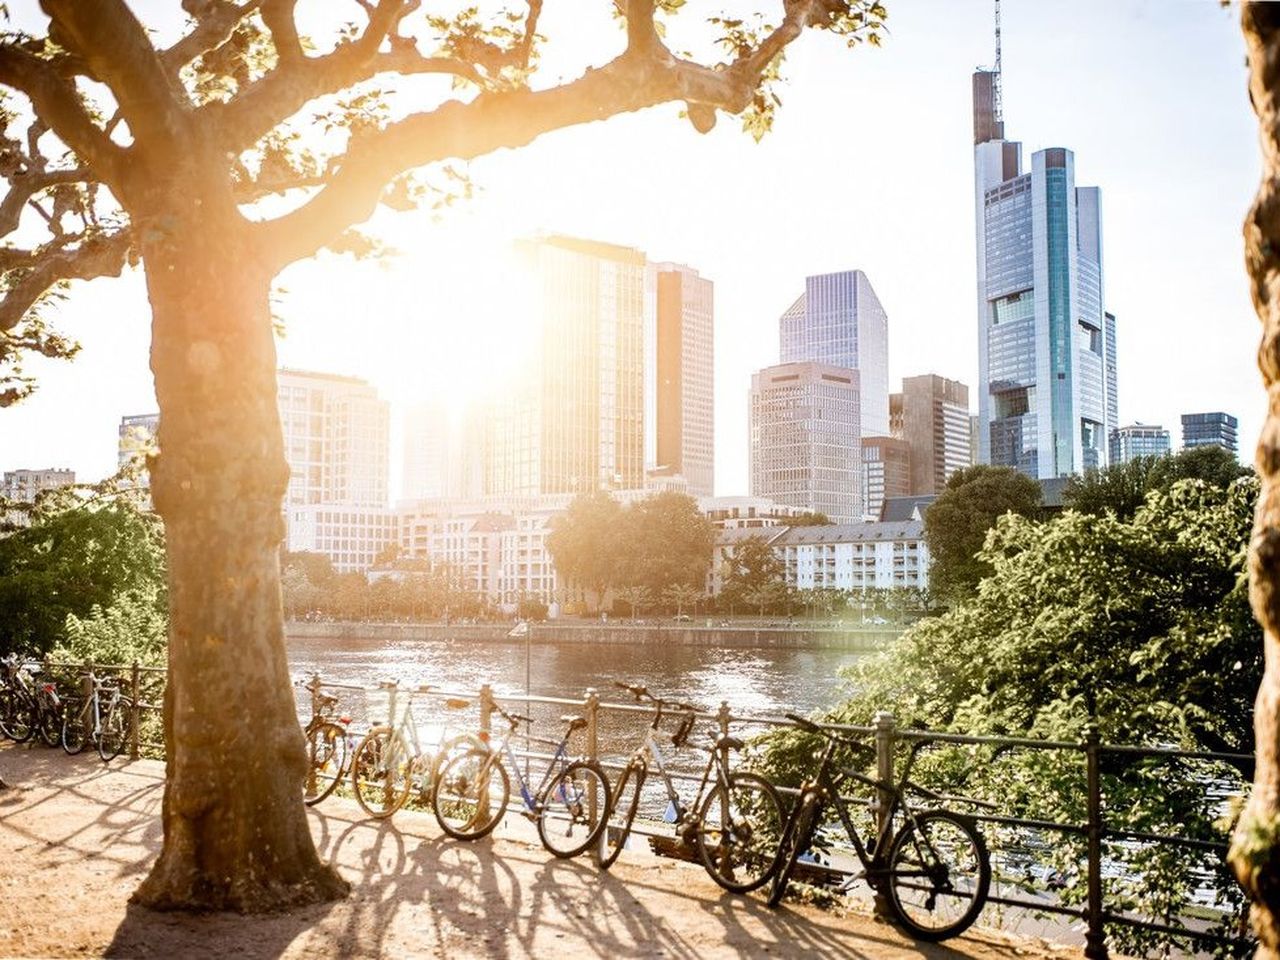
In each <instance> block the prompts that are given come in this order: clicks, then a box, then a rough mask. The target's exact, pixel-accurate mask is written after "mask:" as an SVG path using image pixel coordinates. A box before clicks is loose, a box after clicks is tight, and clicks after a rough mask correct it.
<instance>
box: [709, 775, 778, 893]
mask: <svg viewBox="0 0 1280 960" xmlns="http://www.w3.org/2000/svg"><path fill="white" fill-rule="evenodd" d="M782 823H783V817H782V801H781V800H779V799H778V791H777V790H775V789H774V788H773V784H771V783H769V781H768V780H766V779H764V777H761V776H757V775H756V774H754V773H737V774H733V775H731V776H730V777H729V785H728V787H727V788H726V787H725V786H724V785H723V784H718V785H717V786H716V788H715V789H714V790H712V791H711V792H710V793H708V794H707V798H706V800H704V801H703V802H702V809H701V810H700V811H699V812H698V854H699V855H700V856H701V857H702V865H703V866H704V867H705V868H706V870H707V873H709V874H711V879H712V880H714V881H715V882H716V883H718V884H720V886H722V887H724V888H725V889H726V890H728V891H730V892H731V893H749V892H750V891H752V890H755V889H756V888H757V887H759V886H761V885H762V884H764V882H765V881H767V880H768V879H769V877H770V875H771V874H772V873H773V871H774V868H775V866H776V864H777V862H778V841H779V840H780V839H781V836H782Z"/></svg>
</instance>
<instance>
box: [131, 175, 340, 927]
mask: <svg viewBox="0 0 1280 960" xmlns="http://www.w3.org/2000/svg"><path fill="white" fill-rule="evenodd" d="M206 183H207V181H202V180H201V179H200V178H199V177H198V176H191V177H187V178H183V177H182V176H173V177H170V178H169V179H168V182H167V183H165V184H164V186H163V189H164V193H163V195H162V196H158V197H156V198H151V201H152V202H149V203H148V210H149V214H148V215H146V216H144V217H143V218H142V219H141V221H140V222H138V221H135V230H136V231H137V235H138V236H139V238H140V240H141V245H142V254H143V262H144V264H145V268H146V277H147V287H148V291H149V294H150V300H151V305H152V311H153V312H152V317H153V319H152V348H151V369H152V373H153V374H154V376H155V384H156V395H157V397H158V399H159V402H160V411H161V417H160V425H159V432H158V441H159V446H160V454H159V456H158V457H157V458H156V459H155V461H154V462H153V463H152V464H151V484H152V488H151V489H152V497H153V500H154V503H155V506H156V509H157V511H158V512H159V514H160V515H161V517H163V519H164V522H165V534H166V544H167V547H166V550H167V556H168V577H169V610H170V628H169V682H168V686H167V688H166V690H165V698H164V728H165V744H166V780H165V793H164V807H163V817H164V846H163V849H162V851H161V854H160V858H159V860H158V861H157V863H156V864H155V866H154V868H153V869H152V872H151V874H150V875H149V876H148V877H147V879H146V880H145V881H144V882H143V884H142V885H141V887H139V889H138V890H137V892H136V893H135V894H134V900H135V901H136V902H138V903H142V904H144V905H147V906H151V907H155V908H158V909H203V910H225V909H230V910H240V911H246V912H258V911H267V910H278V909H284V908H287V907H290V906H294V905H298V904H302V903H309V902H316V901H320V900H327V899H333V898H335V897H338V896H341V895H343V894H345V892H346V891H347V889H348V885H347V884H346V883H345V882H344V881H343V880H341V879H340V878H339V877H338V875H337V874H336V873H335V872H334V871H333V870H332V869H330V868H329V867H328V866H326V865H325V864H323V863H321V861H320V859H319V857H318V856H317V854H316V850H315V845H314V843H313V842H312V839H311V833H310V830H309V828H308V824H307V819H306V815H305V810H304V807H303V804H302V781H303V777H304V774H305V766H306V760H305V750H304V743H303V737H302V733H301V730H300V729H299V726H298V721H297V716H296V713H295V707H294V700H293V694H292V688H291V686H290V682H289V674H288V665H287V663H286V659H285V648H284V633H283V624H282V617H281V597H280V572H279V559H278V548H279V545H280V541H281V539H282V536H283V530H284V528H283V518H282V515H281V504H282V499H283V495H284V492H285V489H286V486H287V483H288V475H289V472H288V466H287V464H286V462H285V458H284V451H283V445H282V440H281V429H280V419H279V412H278V407H277V402H276V373H275V367H276V356H275V344H274V342H273V339H272V337H273V334H272V327H271V320H270V312H269V293H270V283H271V277H270V275H269V273H268V271H267V268H265V267H263V266H262V263H263V261H264V259H265V258H263V257H260V256H258V251H255V250H254V249H253V246H252V243H251V242H250V235H249V233H248V231H247V224H246V223H245V222H244V220H243V219H242V218H241V217H240V215H239V214H238V212H237V211H236V208H235V205H234V203H232V202H231V199H230V197H229V195H220V194H218V193H217V191H216V190H210V189H208V188H207V187H206Z"/></svg>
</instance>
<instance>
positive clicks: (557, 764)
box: [480, 726, 571, 819]
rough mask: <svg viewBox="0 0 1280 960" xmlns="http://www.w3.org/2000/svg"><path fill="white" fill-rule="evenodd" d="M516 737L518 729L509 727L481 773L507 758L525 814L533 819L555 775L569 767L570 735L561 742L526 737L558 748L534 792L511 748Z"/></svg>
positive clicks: (547, 738)
mask: <svg viewBox="0 0 1280 960" xmlns="http://www.w3.org/2000/svg"><path fill="white" fill-rule="evenodd" d="M515 735H516V727H515V726H511V727H509V729H508V730H507V732H506V734H505V735H504V736H503V738H502V743H501V744H499V745H498V747H497V749H494V750H491V751H490V753H489V759H488V760H486V761H485V763H484V766H483V767H481V771H480V772H481V775H485V774H487V773H488V771H489V769H490V768H491V767H492V766H493V764H494V763H499V762H501V759H502V757H504V756H505V757H506V758H507V765H508V766H509V767H510V768H511V770H512V771H513V772H514V773H515V776H516V783H517V785H518V786H519V788H520V801H521V803H523V804H524V814H525V816H527V817H529V818H531V819H532V818H533V817H535V816H537V814H538V812H539V810H541V809H542V803H543V800H544V798H545V797H546V792H547V790H548V789H549V788H550V786H551V782H552V780H553V778H554V776H555V774H556V773H557V772H558V771H559V770H561V769H562V768H563V767H567V766H568V765H569V764H570V762H571V760H570V757H569V754H568V750H569V734H568V733H566V734H565V735H564V736H563V737H562V738H561V739H559V740H552V739H551V738H550V737H533V736H526V740H527V741H528V742H529V743H540V744H543V745H544V746H554V747H555V748H556V752H555V754H554V756H552V758H551V763H550V764H549V765H548V766H547V769H546V771H545V772H544V773H543V774H542V780H541V781H540V782H539V783H538V789H537V790H534V791H530V790H529V782H530V781H528V780H526V779H525V777H524V774H523V773H521V772H520V763H519V760H518V759H517V757H516V752H515V749H514V748H513V747H512V746H511V741H512V739H513V738H514V737H515Z"/></svg>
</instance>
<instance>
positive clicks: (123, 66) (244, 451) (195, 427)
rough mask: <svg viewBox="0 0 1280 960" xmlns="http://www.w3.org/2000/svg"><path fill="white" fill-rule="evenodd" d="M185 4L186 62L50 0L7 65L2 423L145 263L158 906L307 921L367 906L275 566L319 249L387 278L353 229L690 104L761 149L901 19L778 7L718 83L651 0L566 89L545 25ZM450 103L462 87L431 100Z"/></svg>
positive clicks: (879, 12) (753, 26)
mask: <svg viewBox="0 0 1280 960" xmlns="http://www.w3.org/2000/svg"><path fill="white" fill-rule="evenodd" d="M762 3H763V0H762ZM182 6H183V10H184V11H185V12H186V13H187V15H188V20H187V21H186V23H185V24H184V26H183V28H182V29H183V31H184V33H183V35H182V36H181V37H180V38H178V39H176V41H174V42H172V43H167V44H165V43H161V42H158V41H159V38H160V37H162V36H163V33H162V32H153V31H151V30H149V29H148V27H147V25H145V24H144V23H142V22H141V21H140V20H139V15H138V13H137V12H136V9H135V7H136V5H135V7H131V6H130V5H128V4H127V3H126V2H125V0H95V2H92V3H85V2H83V0H42V2H41V4H40V9H41V11H42V13H43V14H44V15H45V16H47V17H48V26H47V30H48V34H47V36H29V35H26V34H24V33H22V32H20V31H17V30H13V29H10V30H9V31H8V32H6V33H5V35H4V37H3V38H0V87H3V89H4V92H5V95H6V104H7V106H6V109H5V111H4V113H3V117H2V118H0V119H2V121H3V125H4V128H5V130H4V140H5V145H6V147H5V149H6V151H7V157H8V159H7V161H6V163H5V165H4V169H3V171H2V172H0V175H2V176H3V177H4V178H5V179H6V180H7V186H8V190H7V193H6V196H5V198H4V204H3V208H2V209H0V231H3V233H4V234H5V235H6V236H8V237H10V238H11V240H14V241H18V242H17V243H9V244H7V245H6V247H5V249H4V253H3V258H2V259H3V271H4V272H3V288H4V299H3V302H2V303H0V334H3V336H2V337H0V405H3V404H6V403H11V402H14V401H15V400H18V399H20V398H21V397H23V396H25V395H26V394H27V393H29V392H30V390H31V382H30V379H29V378H27V377H25V376H24V375H23V374H22V373H21V371H20V369H17V368H16V367H15V361H16V360H18V359H20V358H21V357H22V356H24V355H26V354H28V353H32V352H35V353H40V354H44V355H45V356H50V357H56V356H70V355H71V354H72V353H73V352H74V350H75V345H74V344H73V343H71V342H70V341H68V340H66V339H65V338H63V337H61V336H59V335H58V334H57V333H56V332H54V331H53V330H52V329H51V328H50V327H49V325H48V322H47V309H46V308H47V307H48V306H49V304H50V302H51V301H52V300H55V299H56V298H58V297H60V296H62V295H63V287H64V286H65V282H66V281H68V280H72V279H76V280H88V279H92V278H95V277H100V276H106V275H118V274H120V273H121V272H122V271H123V270H124V269H126V267H127V266H129V265H131V264H140V265H141V267H142V269H143V271H144V272H145V275H146V282H147V294H148V298H149V301H150V305H151V323H150V329H151V331H152V341H151V357H150V367H151V370H152V371H153V374H154V377H155V388H156V397H157V400H158V401H159V408H160V414H161V416H160V424H159V436H158V447H159V453H158V454H157V455H155V456H154V457H153V458H152V459H151V461H150V464H149V468H150V476H151V494H152V498H153V500H154V503H155V506H156V509H157V511H158V512H159V514H160V515H161V516H162V517H163V518H164V522H165V529H166V534H167V537H166V550H167V558H168V570H169V577H170V586H171V589H170V591H169V604H170V630H171V635H170V646H169V680H168V686H167V688H166V701H165V719H164V724H165V742H166V744H167V750H168V761H169V764H168V774H169V775H168V780H167V781H166V788H165V789H166V794H165V803H164V807H163V814H162V819H163V823H164V844H163V847H162V849H161V853H160V857H159V860H158V861H157V863H156V865H155V866H154V868H153V870H152V872H151V873H150V875H149V876H148V878H147V879H146V880H145V881H144V882H143V884H142V886H141V888H140V889H139V891H138V892H137V894H136V899H137V900H138V902H140V903H144V904H148V905H152V906H163V907H168V908H195V909H208V908H216V909H222V908H238V909H268V908H282V907H285V906H288V905H290V904H294V903H305V902H312V901H316V900H323V899H327V898H331V897H334V896H338V895H340V894H342V893H343V892H344V891H345V890H346V889H347V887H346V884H345V883H343V882H342V881H340V880H339V878H338V877H337V875H336V873H334V872H333V871H332V870H331V869H330V868H328V867H327V866H325V865H323V864H321V862H320V861H319V858H318V857H317V855H316V852H315V847H314V844H313V842H312V839H311V834H310V830H309V827H308V824H307V819H306V816H305V811H304V809H303V806H302V803H301V795H302V794H301V790H300V789H299V781H300V779H301V777H302V776H303V771H304V768H305V764H304V762H303V751H304V744H303V740H302V736H301V733H300V731H299V730H298V725H297V723H296V722H295V706H294V700H293V693H292V690H291V688H290V684H289V674H288V665H287V662H286V657H285V647H284V636H283V622H282V611H281V600H280V568H279V563H278V560H277V556H276V551H277V549H278V547H279V543H280V539H281V522H280V514H281V503H282V499H283V496H284V493H285V489H286V486H287V483H288V476H289V471H288V467H287V464H286V462H285V457H284V450H283V448H282V435H281V430H280V422H279V411H278V407H277V401H276V377H275V367H276V351H275V344H274V342H273V338H274V336H275V324H274V321H273V317H272V310H271V289H272V284H273V281H274V279H275V277H276V276H277V274H279V273H280V271H282V270H284V269H285V268H286V267H287V266H288V265H289V264H291V263H294V262H296V261H299V260H303V259H306V258H309V257H311V256H313V255H314V254H316V253H317V252H318V251H320V250H321V249H323V248H328V249H330V250H333V251H336V252H345V253H357V254H360V253H369V252H374V251H376V250H377V249H378V245H377V243H376V242H374V241H372V240H371V239H370V238H369V237H366V236H363V235H361V234H359V233H356V232H353V231H352V230H351V229H350V228H351V227H353V225H355V224H357V223H360V222H363V221H364V220H366V219H368V218H369V217H370V216H372V215H373V213H374V212H375V210H376V209H377V208H378V207H379V205H385V206H387V207H390V208H393V209H405V208H406V207H412V206H415V205H416V204H417V203H418V202H419V201H420V200H421V199H422V198H423V194H424V192H425V191H424V188H423V186H422V183H421V182H420V181H418V180H415V179H413V178H412V177H411V176H408V174H409V173H410V172H411V171H414V170H416V169H418V168H422V167H426V166H429V165H442V164H447V163H449V162H456V161H462V162H465V161H468V160H470V159H472V158H475V157H479V156H482V155H484V154H487V153H490V152H492V151H495V150H498V149H502V148H510V147H521V146H524V145H526V144H528V143H529V142H531V141H532V140H534V139H535V138H537V137H539V136H541V135H542V134H544V133H548V132H551V131H554V130H557V129H560V128H563V127H568V126H573V125H576V124H584V123H589V122H592V121H596V120H603V119H605V118H607V117H610V116H613V115H615V114H619V113H627V112H631V111H636V110H641V109H644V108H646V107H652V106H656V105H659V104H666V103H676V102H682V103H683V104H684V107H683V110H684V114H685V116H687V117H688V119H689V121H690V122H691V123H692V125H693V126H694V127H695V129H697V130H700V131H703V132H705V131H707V130H710V129H711V128H712V127H713V126H714V124H715V122H716V118H717V113H718V111H727V112H728V113H731V114H740V115H742V117H743V126H744V128H745V129H746V130H748V131H749V132H750V133H752V134H753V135H755V136H757V137H759V136H760V135H762V134H763V133H764V132H765V131H766V130H767V129H768V128H769V126H770V124H771V122H772V119H773V114H774V109H775V106H776V104H777V102H778V99H777V97H776V95H775V93H774V91H773V86H774V85H775V83H776V82H777V80H778V76H779V73H778V65H779V63H780V62H781V58H782V56H783V54H784V53H785V51H786V49H787V47H788V46H789V45H790V44H791V43H792V42H793V41H794V40H796V38H797V37H799V36H800V35H801V34H802V33H804V32H805V30H806V28H814V29H818V30H824V31H827V32H828V33H830V34H833V35H835V36H837V37H839V38H841V39H842V40H844V41H846V42H848V43H849V44H853V43H855V42H858V41H861V40H864V39H866V40H872V41H876V42H878V41H879V38H880V36H881V33H880V27H881V25H882V24H881V22H882V20H883V17H884V10H883V8H882V7H881V6H880V5H879V3H874V2H870V0H841V2H831V0H785V2H776V0H775V2H770V3H768V4H767V5H766V9H768V10H770V11H771V12H772V14H773V16H771V17H768V18H762V19H756V18H739V17H734V18H727V17H723V16H719V17H709V18H707V19H706V20H704V21H702V23H701V26H702V28H703V29H702V31H701V34H702V35H701V37H698V36H694V35H692V34H697V33H698V31H697V30H696V29H693V27H694V25H692V24H690V30H689V31H683V30H682V31H680V36H681V45H682V46H681V50H696V51H697V52H698V54H699V56H695V55H693V53H689V55H676V54H675V53H674V52H673V51H672V50H671V49H669V48H668V46H667V42H666V40H665V39H664V37H665V36H666V34H667V29H666V24H665V23H664V22H663V21H664V19H666V18H669V17H673V16H676V15H677V14H678V13H679V11H680V8H681V7H682V6H683V4H681V3H678V2H676V0H625V2H623V3H620V4H616V5H615V4H613V3H610V4H608V6H609V8H610V9H614V8H615V7H616V9H617V10H618V11H619V13H620V14H621V16H620V17H619V21H618V22H619V25H620V27H622V28H623V29H625V42H624V43H623V44H621V45H620V46H619V48H618V50H617V51H616V52H606V51H603V50H590V51H587V52H586V53H585V54H584V58H583V65H582V67H581V68H579V69H577V70H575V69H574V67H573V66H567V65H566V64H564V63H563V62H562V61H560V60H557V61H556V67H555V70H556V71H557V73H558V76H556V75H553V76H546V75H541V74H539V72H538V64H539V60H538V53H539V51H540V49H541V45H542V37H541V36H540V34H539V30H538V25H539V15H540V13H541V10H542V3H541V0H527V3H526V4H525V6H524V11H523V14H522V13H521V12H520V11H508V10H504V9H500V8H485V9H486V12H485V13H481V12H479V9H478V8H476V7H473V6H466V5H463V6H462V7H461V8H457V10H458V12H456V13H452V14H450V13H441V11H440V9H439V8H438V7H436V6H434V5H430V7H431V8H430V9H423V6H424V5H423V4H420V3H418V2H416V0H368V2H363V0H362V2H361V3H359V4H358V6H359V7H360V8H361V11H362V12H361V11H356V12H354V14H352V12H349V11H348V10H347V9H346V8H345V7H344V6H341V5H338V4H332V3H328V4H316V5H304V9H305V14H304V16H301V17H299V16H295V13H296V11H295V7H296V6H297V0H262V2H257V0H239V2H237V0H187V2H184V3H183V5H182ZM689 19H690V18H689V17H688V16H685V17H684V18H683V22H684V23H688V22H689ZM37 22H39V23H40V24H41V26H40V29H41V30H43V29H44V21H43V20H41V21H37ZM766 24H767V25H766ZM432 76H434V77H439V78H443V79H446V80H452V81H453V89H452V90H451V89H450V85H449V84H448V83H446V84H444V85H443V86H441V87H439V88H433V87H431V86H429V85H426V84H424V83H423V82H421V80H422V78H424V77H425V78H430V77H432ZM561 76H567V77H568V79H560V77H561ZM436 89H439V91H440V92H439V93H438V94H437V93H434V92H433V91H434V90H436ZM313 132H315V133H322V134H323V135H321V136H312V135H310V134H311V133H313ZM437 173H438V177H440V178H443V179H444V180H445V181H446V182H448V181H449V180H450V177H451V175H452V177H453V178H455V179H456V178H457V176H458V175H457V174H456V172H455V171H453V170H452V169H451V168H450V169H448V170H437ZM42 231H43V232H42ZM27 241H30V245H26V246H24V245H21V244H23V243H25V242H27ZM250 665H251V668H250ZM175 705H181V709H175ZM249 715H252V716H253V717H254V718H255V720H256V724H257V727H256V730H257V735H255V736H254V737H252V738H248V739H246V738H245V737H243V736H240V735H239V734H238V733H237V725H239V724H241V723H243V718H244V717H246V716H249Z"/></svg>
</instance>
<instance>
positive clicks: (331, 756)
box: [299, 673, 352, 807]
mask: <svg viewBox="0 0 1280 960" xmlns="http://www.w3.org/2000/svg"><path fill="white" fill-rule="evenodd" d="M299 682H300V681H299ZM321 686H322V684H321V683H320V675H319V674H318V673H317V674H313V675H312V677H311V679H310V680H309V681H308V682H307V683H306V684H305V685H304V687H305V689H307V690H308V691H310V692H311V695H312V697H313V700H312V702H313V703H314V704H316V709H315V712H314V713H313V714H312V715H311V719H310V720H308V721H307V725H306V727H305V728H303V731H302V733H303V736H305V737H306V738H307V776H306V779H305V780H304V781H303V784H302V802H303V803H305V804H306V805H307V806H308V807H314V806H315V805H316V804H317V803H319V802H320V801H321V800H323V799H324V798H325V797H327V796H329V794H331V793H333V791H334V790H335V789H337V786H338V783H339V782H340V781H341V780H342V777H343V774H345V773H346V772H347V761H348V758H349V757H350V755H351V753H352V749H351V744H352V738H351V717H350V716H349V715H347V714H345V713H344V714H340V715H339V716H338V717H337V719H334V708H335V707H336V706H337V705H338V698H337V697H335V696H331V695H330V694H327V693H321V692H320V688H321Z"/></svg>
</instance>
